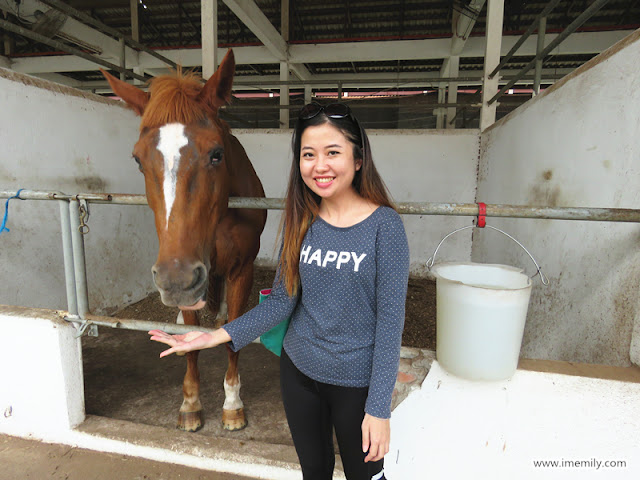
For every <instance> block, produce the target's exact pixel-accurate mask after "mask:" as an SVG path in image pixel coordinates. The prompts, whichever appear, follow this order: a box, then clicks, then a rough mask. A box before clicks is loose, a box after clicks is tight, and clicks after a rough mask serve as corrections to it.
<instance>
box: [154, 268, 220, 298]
mask: <svg viewBox="0 0 640 480" xmlns="http://www.w3.org/2000/svg"><path fill="white" fill-rule="evenodd" d="M151 273H152V274H153V283H154V284H155V286H156V288H157V289H158V291H159V292H160V297H161V298H162V303H164V304H165V305H167V306H170V307H180V306H185V307H189V306H192V305H196V304H197V303H198V302H201V301H202V300H205V299H206V293H207V286H208V283H209V282H208V272H207V267H206V266H205V265H204V264H203V263H202V262H194V263H188V264H185V263H182V262H178V261H175V260H174V261H170V262H166V263H161V264H158V263H156V264H155V265H154V266H153V267H152V268H151Z"/></svg>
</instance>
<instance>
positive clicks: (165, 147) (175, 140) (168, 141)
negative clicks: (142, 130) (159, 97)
mask: <svg viewBox="0 0 640 480" xmlns="http://www.w3.org/2000/svg"><path fill="white" fill-rule="evenodd" d="M187 143H189V140H188V139H187V136H186V135H185V134H184V125H182V124H181V123H169V124H167V125H165V126H164V127H161V128H160V141H159V142H158V150H160V153H162V156H163V157H164V181H163V184H162V186H163V192H164V208H165V212H166V215H167V225H166V228H169V216H170V215H171V209H172V208H173V202H174V201H175V199H176V182H177V181H178V168H179V167H180V149H181V148H182V147H184V146H185V145H186V144H187Z"/></svg>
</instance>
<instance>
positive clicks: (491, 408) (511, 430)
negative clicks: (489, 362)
mask: <svg viewBox="0 0 640 480" xmlns="http://www.w3.org/2000/svg"><path fill="white" fill-rule="evenodd" d="M639 397H640V384H639V383H628V382H619V381H612V380H602V379H594V378H585V377H573V376H567V375H559V374H552V373H539V372H530V371H523V370H518V371H516V373H515V375H514V376H513V377H512V378H511V379H510V380H504V381H500V382H473V381H468V380H462V379H460V378H457V377H455V376H453V375H450V374H448V373H447V372H446V371H445V370H443V369H442V368H441V367H440V365H439V364H438V363H437V362H434V363H433V365H432V367H431V370H430V371H429V374H428V375H427V378H426V379H425V381H424V382H423V384H422V388H421V389H420V390H416V391H415V392H413V393H411V394H410V395H409V397H407V399H406V400H405V401H404V402H403V403H401V404H400V405H398V407H397V408H396V409H395V410H394V411H393V413H392V416H391V447H390V451H389V453H388V454H387V456H386V457H385V470H386V472H387V476H388V478H389V479H394V480H395V479H404V478H407V479H408V478H416V479H417V478H426V479H431V480H440V479H450V478H479V479H492V480H502V479H504V480H512V479H515V478H517V479H522V480H528V479H544V480H547V479H574V478H575V479H580V480H588V479H603V478H606V479H608V480H609V479H610V480H617V479H629V480H631V479H635V478H638V477H639V475H640V462H639V461H638V452H639V451H640V402H638V400H637V399H638V398H639ZM536 461H558V462H563V461H564V462H565V464H564V465H565V466H558V467H550V466H547V467H546V468H545V467H542V466H538V467H536V466H535V465H534V462H536ZM567 461H571V462H575V461H581V462H582V461H584V462H585V463H584V464H581V465H582V466H579V467H571V466H569V465H570V464H568V463H566V462H567ZM605 461H623V462H626V465H625V466H618V467H615V468H614V467H608V468H607V467H605V465H604V463H603V462H605ZM598 462H602V463H600V464H598ZM598 465H599V466H598Z"/></svg>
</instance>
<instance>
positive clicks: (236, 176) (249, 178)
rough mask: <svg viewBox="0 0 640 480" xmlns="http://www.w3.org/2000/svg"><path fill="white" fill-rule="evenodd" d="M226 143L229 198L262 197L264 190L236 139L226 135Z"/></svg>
mask: <svg viewBox="0 0 640 480" xmlns="http://www.w3.org/2000/svg"><path fill="white" fill-rule="evenodd" d="M227 141H228V142H229V145H230V147H231V155H232V157H233V158H232V163H231V169H230V170H231V172H230V173H231V185H230V187H231V188H230V192H229V194H230V196H232V197H263V196H264V190H263V188H262V183H261V182H260V179H259V178H258V175H257V174H256V172H255V170H254V169H253V165H251V162H250V161H249V157H248V156H247V153H246V152H245V150H244V148H243V147H242V145H241V144H240V142H239V141H238V139H237V138H236V137H235V136H233V135H232V134H229V135H228V139H227Z"/></svg>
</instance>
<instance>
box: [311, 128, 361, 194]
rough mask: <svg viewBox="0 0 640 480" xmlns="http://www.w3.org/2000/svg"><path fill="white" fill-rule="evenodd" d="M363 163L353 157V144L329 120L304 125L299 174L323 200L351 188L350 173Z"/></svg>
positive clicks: (351, 177)
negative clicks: (317, 123)
mask: <svg viewBox="0 0 640 480" xmlns="http://www.w3.org/2000/svg"><path fill="white" fill-rule="evenodd" d="M361 166H362V160H361V159H354V158H353V144H352V143H351V142H350V141H349V140H348V139H347V137H345V136H344V134H343V133H342V132H341V131H340V130H338V129H337V128H336V127H334V126H333V125H331V124H330V123H323V124H322V125H316V126H312V127H307V128H306V129H305V131H304V132H303V133H302V138H301V142H300V174H301V175H302V180H303V181H304V183H305V184H306V185H307V186H308V187H309V188H310V189H311V190H312V191H313V192H314V193H316V194H317V195H319V196H320V197H321V198H322V199H323V200H324V199H327V200H332V201H333V200H339V199H340V198H341V197H342V196H343V195H344V194H345V193H351V192H352V191H353V186H352V182H353V177H354V176H355V174H356V172H357V171H358V170H360V167H361Z"/></svg>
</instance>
